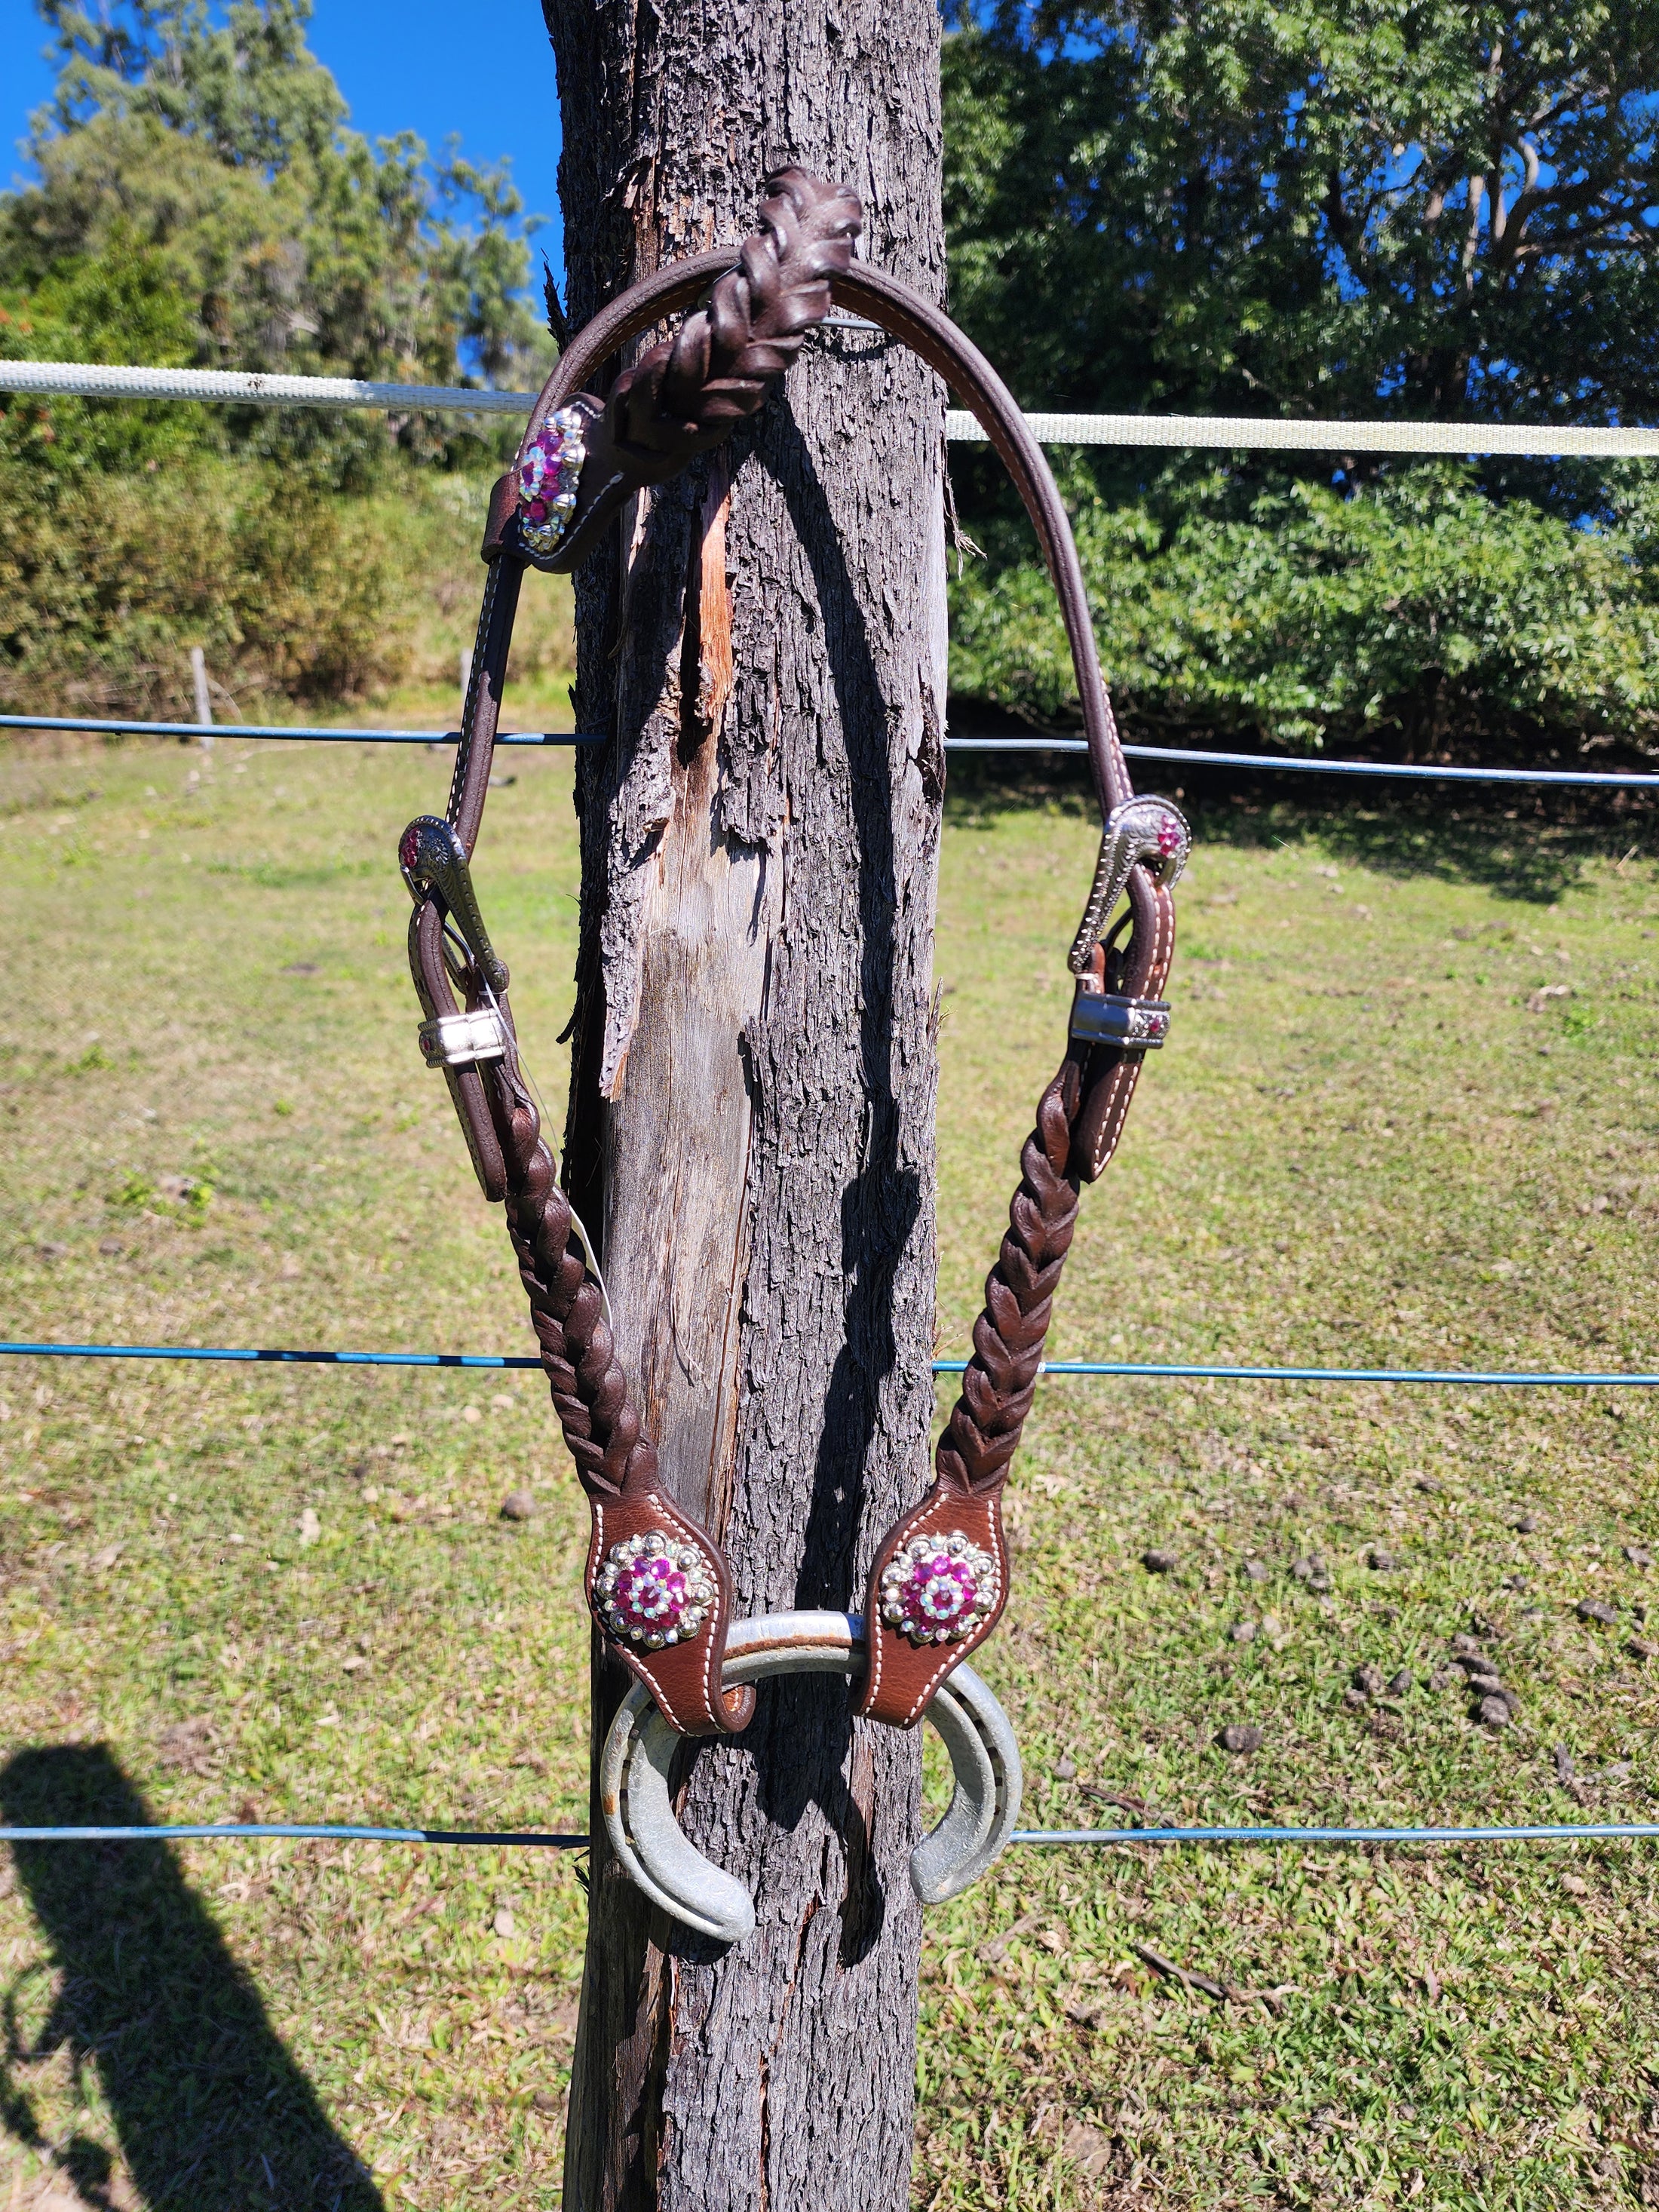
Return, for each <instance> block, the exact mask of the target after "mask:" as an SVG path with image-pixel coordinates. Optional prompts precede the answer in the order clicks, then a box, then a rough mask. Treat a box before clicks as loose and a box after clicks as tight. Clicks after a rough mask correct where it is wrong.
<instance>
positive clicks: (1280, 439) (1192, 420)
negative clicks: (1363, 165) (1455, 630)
mask: <svg viewBox="0 0 1659 2212" xmlns="http://www.w3.org/2000/svg"><path fill="white" fill-rule="evenodd" d="M837 319H838V320H842V321H845V322H852V323H854V324H855V325H858V326H860V327H863V326H864V325H862V321H861V319H860V318H856V317H850V316H849V317H844V318H837ZM0 392H27V393H30V394H33V395H34V396H36V397H39V398H53V397H58V398H83V399H185V400H196V401H197V402H200V401H208V402H215V403H218V404H228V405H233V406H242V407H368V408H378V409H381V410H386V411H389V412H392V413H398V414H401V413H404V412H405V411H413V410H422V411H424V412H426V413H428V414H447V415H527V414H528V413H529V412H530V410H531V409H532V407H533V406H534V404H535V403H536V394H535V393H534V392H488V391H474V390H472V389H471V388H469V387H468V386H464V385H455V384H374V383H370V382H368V381H367V380H362V379H360V378H357V377H351V376H267V375H264V374H259V373H257V372H256V373H250V372H247V371H246V370H238V369H201V368H125V367H118V366H114V365H112V364H106V363H103V362H70V361H7V362H0ZM1025 420H1026V422H1028V423H1029V424H1030V428H1031V433H1032V435H1033V436H1034V437H1036V438H1038V439H1040V440H1041V441H1042V442H1043V443H1044V444H1045V445H1050V446H1176V447H1204V448H1209V449H1220V450H1223V451H1227V452H1232V453H1239V452H1260V451H1265V450H1268V449H1272V450H1275V451H1279V452H1288V453H1460V454H1474V453H1522V454H1534V455H1537V456H1539V457H1541V458H1550V457H1553V456H1556V455H1559V454H1563V453H1600V454H1606V455H1609V456H1617V457H1620V458H1631V457H1641V456H1648V455H1653V454H1659V430H1655V429H1648V428H1639V427H1638V428H1623V427H1621V426H1617V425H1613V424H1605V425H1604V424H1601V423H1595V424H1559V425H1550V424H1546V423H1528V422H1333V421H1329V420H1326V421H1322V422H1304V421H1298V420H1296V419H1285V418H1281V417H1279V416H1259V415H1067V414H1042V413H1038V414H1028V415H1027V416H1026V417H1025ZM945 435H946V437H948V438H953V439H958V440H962V441H967V442H969V443H979V442H981V441H983V440H984V438H985V435H986V434H985V432H984V430H983V429H982V428H981V426H980V424H979V422H977V420H976V419H975V417H974V416H972V415H969V414H966V413H963V412H962V411H960V410H957V409H954V408H953V409H951V410H950V411H949V412H948V413H947V414H946V416H945Z"/></svg>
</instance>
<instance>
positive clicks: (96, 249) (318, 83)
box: [0, 0, 562, 715]
mask: <svg viewBox="0 0 1659 2212" xmlns="http://www.w3.org/2000/svg"><path fill="white" fill-rule="evenodd" d="M40 9H41V13H42V14H43V15H45V16H46V19H47V21H49V22H50V23H51V24H52V27H53V28H54V29H55V31H56V32H57V33H58V56H59V59H60V62H61V64H62V72H61V75H60V77H59V81H58V92H57V97H56V100H55V102H54V105H53V106H52V108H51V109H49V110H47V111H44V112H43V113H42V115H41V116H40V117H39V118H36V123H35V129H34V133H33V138H32V140H31V142H30V149H29V150H30V152H31V154H32V155H33V161H34V167H35V176H34V179H33V181H32V182H31V183H30V184H28V185H27V186H25V187H24V188H23V189H22V190H21V191H16V192H13V193H8V194H0V353H3V354H5V355H7V356H11V357H14V358H18V357H21V358H33V359H37V360H59V361H85V362H134V363H140V364H148V365H150V366H155V367H170V366H179V365H189V364H192V363H196V362H211V363H214V364H224V365H228V366H240V367H245V368H289V369H299V370H304V371H313V370H317V369H323V370H327V371H330V372H333V373H346V374H355V375H360V376H369V377H376V376H392V377H396V378H398V379H400V380H410V381H423V382H424V381H435V382H441V383H456V382H463V381H467V380H470V379H476V377H477V375H478V374H482V375H483V376H484V377H486V378H488V379H489V380H499V379H500V378H501V376H502V375H503V374H507V373H508V372H511V373H512V374H513V375H515V376H518V377H521V378H523V379H525V380H526V381H529V380H539V374H540V370H541V367H542V364H543V362H544V360H545V358H546V356H547V354H548V351H549V347H548V341H547V339H546V337H545V336H544V334H543V333H541V332H540V331H538V327H537V325H536V322H535V319H534V317H533V316H532V314H531V313H530V312H529V310H528V307H526V303H525V301H524V300H523V298H522V297H521V296H520V288H521V287H522V285H523V283H524V282H525V278H526V270H527V262H528V255H527V252H526V245H525V236H524V233H525V229H526V224H525V222H523V220H522V219H521V209H520V202H519V200H518V197H517V196H516V194H515V193H514V192H513V190H512V187H511V185H510V182H509V181H508V179H507V176H506V175H505V173H503V172H500V171H493V170H484V169H479V168H477V167H474V166H473V165H471V164H469V163H466V162H464V161H461V160H460V159H459V156H452V158H450V159H449V160H448V161H446V162H444V163H441V164H439V165H437V167H435V170H433V171H431V173H428V167H427V164H426V155H425V149H424V148H423V147H422V145H421V144H420V143H419V142H418V141H417V140H416V139H414V138H412V137H409V136H407V135H405V136H404V137H399V138H398V139H396V140H392V141H387V142H383V143H381V144H380V145H379V146H378V147H376V148H371V147H370V146H369V145H368V143H367V141H365V140H364V139H362V137H359V136H358V135H357V134H356V133H355V132H352V131H349V130H348V129H347V128H346V127H345V112H346V111H345V106H344V102H343V100H341V98H340V95H339V92H338V89H337V87H336V86H335V84H334V82H333V79H332V78H331V76H330V75H329V73H328V72H327V70H325V69H324V68H322V66H321V65H320V64H319V63H318V62H317V61H316V60H315V58H314V57H313V56H312V55H311V53H310V52H308V50H307V46H306V44H305V40H304V37H303V25H304V21H305V19H306V17H307V15H308V13H309V9H308V6H307V4H306V0H234V4H233V5H232V6H231V7H230V8H229V9H228V13H227V15H226V16H225V18H224V20H223V21H216V19H215V18H213V17H212V16H210V15H209V13H208V11H207V10H205V9H203V8H202V7H201V6H200V5H199V4H197V0H112V6H109V7H105V8H102V9H100V11H99V18H98V21H97V23H96V24H94V22H93V21H92V19H91V18H90V17H88V15H85V14H84V13H83V12H82V11H81V10H80V9H77V8H76V7H75V6H73V5H71V4H70V0H40ZM469 208H471V210H474V212H475V213H476V214H477V216H478V218H479V220H478V222H477V224H476V225H472V224H469V223H468V222H466V221H465V220H463V217H464V216H465V213H466V211H467V210H468V209H469ZM511 436H512V433H511V431H510V430H509V429H507V428H505V427H504V426H502V425H501V424H500V423H499V422H496V421H495V420H491V421H489V422H488V423H487V424H486V425H485V427H484V428H483V429H482V430H479V429H478V428H475V427H474V426H472V425H471V424H469V423H467V422H465V420H464V419H455V418H447V417H446V418H441V419H434V420H432V421H425V420H423V419H422V418H419V417H408V418H405V419H404V420H402V421H399V422H392V423H388V422H387V421H386V419H385V418H384V417H381V416H369V415H360V414H351V413H347V414H329V413H324V412H320V411H318V410H292V411H291V412H283V411H277V410H264V409H255V408H249V409H240V410H239V409H224V408H205V407H196V406H181V405H178V404H171V403H169V404H153V405H144V404H137V403H134V402H130V401H123V402H120V403H110V402H101V401H88V400H77V399H54V400H52V401H51V402H49V403H48V402H44V401H40V400H36V399H28V398H10V399H6V398H0V705H3V706H4V707H5V708H8V709H21V710H26V711H27V710H33V711H52V710H53V709H58V710H62V711H64V712H82V713H88V714H131V715H147V714H189V713H190V712H191V702H190V691H191V686H190V679H189V675H188V649H189V647H191V646H192V645H200V646H202V647H204V651H205V653H206V654H207V659H208V663H209V666H210V670H211V671H212V673H213V676H214V678H215V679H216V681H217V682H218V684H220V686H221V688H222V690H224V691H227V692H228V693H229V694H230V696H231V698H232V700H233V702H234V699H235V698H236V697H237V696H238V695H240V696H258V695H261V694H264V695H268V696H273V697H286V698H288V699H290V700H295V701H304V700H310V699H319V698H338V697H350V696H354V695H356V694H359V693H362V691H364V690H368V689H370V688H372V687H374V686H376V685H379V684H384V683H386V682H388V681H391V680H392V679H393V678H397V677H399V676H401V675H402V674H404V672H405V671H406V670H407V669H408V667H409V665H410V657H411V653H413V652H414V651H415V649H416V635H417V631H418V629H419V626H420V620H421V614H422V610H421V606H420V604H419V600H418V599H417V596H416V589H415V584H416V577H417V575H418V576H419V578H420V580H421V581H422V584H423V585H426V586H428V587H429V586H430V585H431V583H432V581H433V580H434V579H435V578H436V579H437V580H439V581H440V583H441V585H443V586H444V587H445V588H447V585H446V584H444V580H446V579H447V578H448V577H449V575H450V574H452V572H454V571H456V570H457V569H458V568H460V567H462V566H464V567H465V574H466V579H467V592H471V591H472V590H474V589H475V588H476V586H475V583H474V580H473V578H474V572H475V570H476V567H477V527H478V516H479V514H480V513H482V509H483V490H482V488H481V486H480V485H479V483H478V482H477V471H478V468H479V465H480V464H482V463H487V462H490V461H493V462H494V463H495V466H496V467H499V465H500V453H499V448H500V447H501V445H502V443H503V441H504V440H505V441H507V444H508V447H509V450H510V443H511ZM447 471H454V472H455V473H453V474H449V473H447ZM462 471H465V474H463V473H461V472H462ZM492 473H493V471H492ZM458 590H459V587H458ZM429 595H430V593H429V589H428V596H429ZM459 596H463V597H464V596H466V593H459ZM561 639H562V630H561V627H560V623H559V620H558V619H557V612H556V618H555V620H554V621H553V622H552V623H547V622H544V623H542V624H541V625H540V627H539V629H538V630H537V631H536V632H535V634H534V635H527V636H526V645H525V650H524V652H523V653H520V654H519V655H518V656H516V659H518V661H519V663H520V665H523V663H524V661H525V659H526V657H528V658H530V659H534V658H535V657H536V656H537V655H538V653H540V654H542V655H543V656H545V654H546V653H548V652H549V651H550V650H551V649H553V648H554V647H557V646H558V645H559V643H560V641H561ZM454 665H455V664H454V651H453V645H452V646H451V649H450V650H449V651H448V653H447V667H446V669H445V670H444V673H445V674H446V676H447V678H449V679H451V680H453V671H454Z"/></svg>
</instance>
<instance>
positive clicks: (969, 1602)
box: [881, 1528, 1002, 1644]
mask: <svg viewBox="0 0 1659 2212" xmlns="http://www.w3.org/2000/svg"><path fill="white" fill-rule="evenodd" d="M1001 1579H1002V1578H1001V1576H1000V1573H999V1571H998V1569H997V1563H996V1561H995V1559H993V1558H992V1556H991V1554H990V1553H989V1552H982V1551H981V1549H980V1547H979V1546H978V1545H977V1544H975V1543H974V1542H973V1541H971V1539H970V1538H969V1537H967V1536H964V1535H963V1532H962V1530H961V1529H960V1528H951V1529H949V1530H947V1531H946V1532H945V1534H943V1535H933V1536H913V1537H912V1538H911V1539H910V1541H909V1542H908V1544H907V1545H905V1547H904V1548H903V1550H902V1551H900V1552H896V1553H894V1554H893V1557H892V1558H891V1559H890V1560H889V1561H888V1562H887V1565H885V1566H884V1568H883V1569H882V1571H881V1617H882V1619H883V1620H884V1621H885V1622H886V1623H887V1625H888V1626H889V1627H890V1628H896V1629H897V1630H898V1632H899V1633H900V1635H901V1636H908V1638H909V1639H910V1641H911V1642H912V1643H913V1644H956V1643H959V1642H960V1641H961V1639H962V1638H963V1637H964V1636H971V1635H972V1634H973V1633H974V1632H975V1629H977V1628H981V1627H983V1626H984V1625H985V1623H986V1622H987V1620H989V1619H990V1618H991V1616H992V1614H993V1613H994V1612H995V1610H996V1603H997V1598H998V1595H999V1594H1000V1589H1001Z"/></svg>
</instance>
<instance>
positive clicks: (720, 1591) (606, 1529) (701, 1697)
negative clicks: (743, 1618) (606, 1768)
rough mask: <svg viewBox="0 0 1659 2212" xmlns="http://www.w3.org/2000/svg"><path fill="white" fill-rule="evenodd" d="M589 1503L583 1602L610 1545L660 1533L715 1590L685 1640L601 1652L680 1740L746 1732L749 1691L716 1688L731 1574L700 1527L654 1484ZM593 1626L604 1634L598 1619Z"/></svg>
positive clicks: (613, 1645) (611, 1642)
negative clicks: (695, 1561) (690, 1555)
mask: <svg viewBox="0 0 1659 2212" xmlns="http://www.w3.org/2000/svg"><path fill="white" fill-rule="evenodd" d="M592 1508H593V1534H592V1541H591V1542H590V1544H589V1546H588V1549H587V1569H586V1574H585V1575H584V1577H583V1587H584V1588H585V1589H586V1590H587V1592H588V1593H589V1599H590V1602H591V1601H592V1589H593V1580H594V1577H595V1576H596V1575H597V1574H598V1573H599V1569H600V1567H601V1566H602V1565H604V1563H605V1557H606V1555H607V1554H608V1553H609V1552H610V1551H611V1547H612V1546H613V1545H617V1544H622V1543H626V1542H627V1541H628V1539H629V1537H630V1536H643V1535H647V1534H649V1533H650V1532H651V1531H652V1530H653V1529H661V1530H662V1531H663V1532H664V1533H665V1534H667V1535H669V1536H671V1537H672V1538H673V1539H674V1541H676V1542H677V1543H681V1544H690V1545H692V1546H694V1547H695V1548H696V1550H697V1552H698V1553H700V1554H701V1555H702V1560H703V1563H704V1565H706V1566H707V1568H708V1572H709V1577H710V1579H711V1580H712V1582H713V1583H714V1592H715V1595H714V1604H713V1606H712V1607H710V1609H709V1615H708V1620H706V1621H704V1623H703V1625H702V1627H701V1628H700V1629H699V1630H698V1631H697V1632H696V1635H695V1636H693V1637H692V1638H690V1639H689V1641H687V1642H686V1643H684V1644H671V1645H667V1646H665V1647H664V1648H663V1649H662V1650H656V1651H653V1650H647V1649H644V1648H642V1647H641V1646H640V1645H639V1644H634V1643H631V1642H629V1640H628V1639H627V1638H624V1637H620V1636H608V1637H607V1639H606V1641H607V1648H608V1649H609V1650H611V1651H614V1652H615V1653H616V1655H617V1658H619V1659H620V1660H621V1661H622V1662H623V1665H624V1666H625V1667H626V1668H629V1671H630V1672H631V1673H632V1674H635V1675H636V1676H637V1677H638V1678H639V1680H641V1682H643V1683H644V1684H645V1686H646V1688H647V1690H649V1691H650V1692H651V1694H652V1696H653V1698H654V1699H656V1701H657V1704H658V1705H659V1707H660V1708H661V1710H662V1711H663V1712H664V1713H665V1714H666V1715H667V1716H668V1717H669V1718H670V1719H671V1720H672V1722H673V1723H674V1725H675V1727H676V1728H678V1729H679V1730H680V1732H681V1734H682V1735H735V1734H737V1733H738V1730H739V1729H746V1728H747V1727H748V1725H749V1723H750V1720H751V1719H752V1717H753V1716H754V1711H755V1692H754V1688H753V1686H752V1685H750V1686H745V1687H744V1688H742V1689H738V1690H723V1689H722V1688H721V1686H720V1668H721V1663H722V1661H723V1659H724V1656H725V1652H726V1630H727V1628H728V1627H729V1626H730V1625H731V1620H732V1576H731V1571H730V1570H729V1568H728V1567H727V1565H726V1555H725V1553H723V1552H721V1550H720V1547H719V1546H718V1545H716V1544H714V1543H712V1542H711V1541H710V1540H709V1537H708V1532H707V1531H706V1530H705V1529H703V1528H699V1527H698V1525H697V1523H696V1522H695V1521H693V1520H692V1519H691V1518H690V1516H689V1515H688V1514H684V1513H682V1512H681V1510H680V1509H679V1508H678V1506H677V1505H676V1504H674V1503H673V1501H672V1499H671V1498H665V1497H664V1496H663V1494H662V1492H661V1491H660V1490H659V1488H656V1487H655V1486H647V1485H643V1484H641V1485H640V1486H636V1487H633V1488H629V1489H627V1490H624V1491H623V1493H622V1495H621V1496H620V1497H617V1498H605V1497H601V1496H598V1495H595V1496H594V1497H593V1498H592ZM599 1626H600V1627H601V1629H602V1630H603V1629H604V1626H605V1624H604V1622H603V1621H601V1622H600V1624H599Z"/></svg>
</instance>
